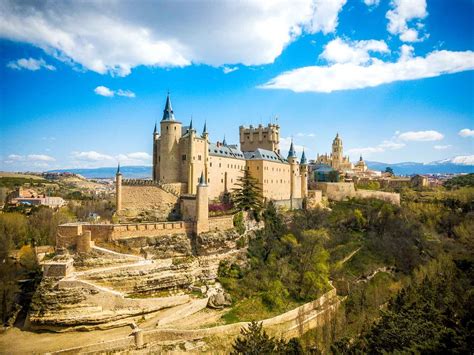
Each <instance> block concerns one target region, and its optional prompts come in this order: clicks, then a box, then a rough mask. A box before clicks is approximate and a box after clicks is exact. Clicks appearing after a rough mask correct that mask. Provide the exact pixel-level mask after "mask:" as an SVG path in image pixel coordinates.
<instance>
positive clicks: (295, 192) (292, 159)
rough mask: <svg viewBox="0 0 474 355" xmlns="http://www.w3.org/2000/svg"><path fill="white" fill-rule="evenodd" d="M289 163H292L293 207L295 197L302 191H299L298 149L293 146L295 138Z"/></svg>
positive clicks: (291, 189) (291, 192)
mask: <svg viewBox="0 0 474 355" xmlns="http://www.w3.org/2000/svg"><path fill="white" fill-rule="evenodd" d="M287 160H288V163H289V164H290V199H291V207H293V199H294V198H298V197H299V196H300V191H298V187H299V185H300V184H299V181H297V179H298V175H299V164H298V157H297V156H296V151H295V148H294V146H293V140H291V145H290V150H289V151H288V158H287Z"/></svg>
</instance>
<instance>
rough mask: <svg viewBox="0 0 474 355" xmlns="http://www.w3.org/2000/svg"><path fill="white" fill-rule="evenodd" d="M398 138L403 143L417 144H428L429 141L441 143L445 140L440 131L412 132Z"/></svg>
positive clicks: (402, 134) (401, 134)
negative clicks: (411, 142) (413, 142)
mask: <svg viewBox="0 0 474 355" xmlns="http://www.w3.org/2000/svg"><path fill="white" fill-rule="evenodd" d="M398 138H399V139H401V140H402V141H415V142H428V141H440V140H442V139H443V138H444V135H443V134H441V133H439V132H438V131H433V130H431V131H416V132H414V131H410V132H404V133H400V134H399V135H398Z"/></svg>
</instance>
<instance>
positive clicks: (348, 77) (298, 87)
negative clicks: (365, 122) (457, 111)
mask: <svg viewBox="0 0 474 355" xmlns="http://www.w3.org/2000/svg"><path fill="white" fill-rule="evenodd" d="M473 69H474V52H472V51H464V52H453V51H446V50H442V51H433V52H431V53H429V54H428V55H427V56H426V57H415V56H413V47H411V46H405V45H404V46H402V47H401V55H400V58H399V59H398V61H396V62H384V61H382V60H379V59H376V58H372V60H371V63H369V64H367V65H363V64H357V63H353V62H346V63H335V64H331V65H324V66H308V67H303V68H298V69H294V70H290V71H287V72H284V73H282V74H280V75H278V76H277V77H275V78H273V79H271V80H270V81H268V82H267V83H265V84H263V85H261V86H260V88H263V89H288V90H292V91H294V92H324V93H330V92H333V91H338V90H350V89H362V88H366V87H374V86H379V85H382V84H387V83H391V82H395V81H402V80H415V79H423V78H431V77H436V76H440V75H443V74H451V73H457V72H461V71H466V70H473Z"/></svg>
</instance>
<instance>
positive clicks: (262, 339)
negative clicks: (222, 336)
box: [231, 321, 304, 355]
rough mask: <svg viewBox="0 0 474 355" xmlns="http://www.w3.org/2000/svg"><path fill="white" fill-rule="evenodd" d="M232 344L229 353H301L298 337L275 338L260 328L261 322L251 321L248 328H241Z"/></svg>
mask: <svg viewBox="0 0 474 355" xmlns="http://www.w3.org/2000/svg"><path fill="white" fill-rule="evenodd" d="M240 334H241V336H239V337H238V338H237V339H236V340H235V342H234V344H232V348H233V351H232V353H231V354H245V355H253V354H255V355H259V354H291V355H299V354H303V353H304V351H303V348H302V346H301V344H300V342H299V341H298V339H296V338H293V339H290V340H289V341H288V342H286V341H285V340H284V339H279V340H277V339H275V338H273V337H270V336H268V334H267V333H266V332H265V331H264V330H263V329H262V323H258V322H255V321H253V322H251V323H249V325H248V328H247V329H246V328H242V329H241V330H240Z"/></svg>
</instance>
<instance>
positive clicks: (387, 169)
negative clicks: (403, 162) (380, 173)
mask: <svg viewBox="0 0 474 355" xmlns="http://www.w3.org/2000/svg"><path fill="white" fill-rule="evenodd" d="M385 172H386V173H387V174H390V175H395V174H394V172H393V169H392V168H391V167H389V166H387V167H386V168H385Z"/></svg>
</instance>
